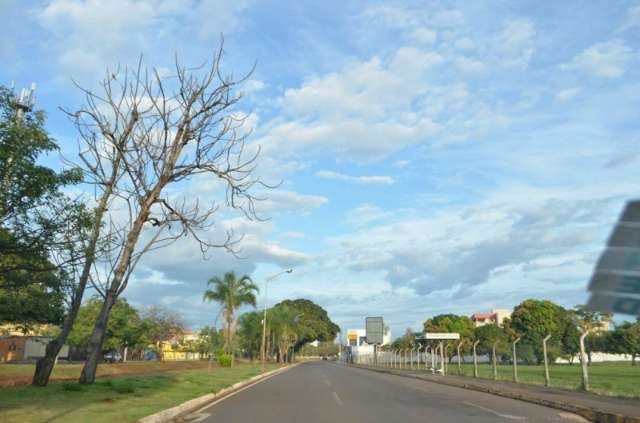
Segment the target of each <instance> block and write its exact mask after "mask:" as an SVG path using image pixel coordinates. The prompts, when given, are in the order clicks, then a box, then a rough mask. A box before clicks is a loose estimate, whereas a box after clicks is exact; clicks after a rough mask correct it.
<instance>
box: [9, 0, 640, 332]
mask: <svg viewBox="0 0 640 423" xmlns="http://www.w3.org/2000/svg"><path fill="white" fill-rule="evenodd" d="M344 3H345V2H332V1H328V2H321V3H319V2H303V1H300V2H289V4H287V2H281V1H277V2H276V1H273V2H269V1H264V2H258V1H249V0H247V1H235V2H223V1H216V0H203V1H196V0H173V1H169V0H166V1H162V0H140V1H134V0H111V1H109V2H102V1H97V0H79V1H71V0H50V1H30V2H29V1H18V0H1V1H0V15H2V16H3V26H2V28H0V60H1V62H2V66H1V67H0V82H2V83H3V84H9V83H10V82H11V81H12V80H15V81H16V83H17V85H18V86H19V87H21V86H27V85H28V84H30V83H31V82H32V81H35V82H37V83H38V90H37V98H38V100H37V105H38V107H39V108H42V109H45V110H47V111H48V113H49V115H48V116H49V118H48V129H49V130H50V131H51V133H52V134H53V136H54V137H55V138H56V139H57V140H58V141H59V142H60V144H61V146H62V151H63V153H64V155H65V156H66V157H71V158H72V157H73V156H74V155H75V154H76V153H77V150H76V148H77V147H76V134H75V132H74V129H73V127H72V126H71V124H70V123H69V122H68V121H67V120H66V119H65V118H64V117H63V115H62V113H61V112H60V111H58V107H59V106H62V107H65V108H70V109H73V108H76V107H78V106H80V105H81V101H82V99H81V97H80V96H79V93H78V91H77V90H76V89H75V88H74V86H73V84H72V83H71V78H73V79H75V80H77V81H78V82H80V83H81V84H83V85H85V86H87V87H95V86H96V84H97V82H98V81H99V80H100V79H101V77H102V76H103V75H104V72H105V68H106V67H107V66H111V67H113V66H114V65H115V64H118V63H120V64H122V65H126V64H131V63H135V62H136V60H137V59H138V57H139V55H140V54H143V57H144V59H145V61H146V63H148V64H150V65H152V66H156V67H158V68H160V69H170V68H171V66H172V63H173V59H174V54H178V56H179V57H180V59H181V60H182V61H183V62H185V63H187V64H193V65H195V64H200V63H202V62H203V61H205V60H207V59H208V58H210V57H211V54H212V52H213V51H214V50H215V48H216V46H217V45H218V42H219V40H220V34H221V33H224V37H225V50H226V57H225V61H224V66H225V69H227V70H228V71H233V72H234V74H236V75H242V74H243V73H245V72H247V71H249V70H250V69H251V68H252V66H253V65H254V64H256V68H255V71H254V73H253V74H252V75H251V78H250V80H249V81H248V82H247V83H246V84H245V86H244V87H243V91H244V93H245V98H244V100H243V102H242V105H241V111H242V112H244V113H246V114H247V115H248V116H249V118H248V122H250V124H251V127H252V128H253V134H252V136H251V141H250V142H251V144H252V145H254V146H255V145H260V146H261V147H262V151H263V153H262V156H261V162H260V163H261V164H260V167H259V168H258V170H257V171H258V172H259V174H260V176H261V177H263V178H264V179H265V180H267V181H282V184H281V185H280V186H279V187H278V188H277V189H276V190H274V191H272V192H270V193H269V199H268V200H267V201H265V202H264V203H263V204H261V205H260V206H259V207H260V211H261V212H262V213H263V215H267V216H270V217H271V219H270V220H268V221H265V222H244V221H242V220H240V219H238V217H237V216H233V215H230V214H222V215H221V216H220V218H219V224H220V225H221V226H222V227H227V228H228V227H233V228H235V229H237V230H239V231H242V232H244V233H245V234H246V236H245V238H244V240H243V244H242V248H243V255H244V256H245V257H246V258H245V259H243V260H238V259H235V258H233V257H232V256H229V255H228V254H224V253H222V252H219V253H215V254H214V255H213V256H212V257H211V258H210V259H209V260H206V261H205V260H202V258H201V256H200V255H199V253H198V248H197V246H196V245H194V243H192V242H191V243H190V242H188V241H181V242H180V243H178V244H174V245H172V246H170V247H168V248H167V249H165V250H162V251H160V252H156V253H153V254H150V255H149V256H148V257H146V258H145V260H144V261H143V262H141V265H140V267H139V269H138V271H137V273H136V276H135V278H134V280H133V281H132V282H131V284H130V286H129V287H128V289H127V291H126V293H125V296H126V297H127V298H128V299H129V300H130V301H132V302H134V303H136V304H140V305H146V304H151V303H161V304H164V305H166V306H168V307H171V308H174V309H176V310H180V311H182V312H183V313H184V314H185V316H186V318H187V319H188V321H189V323H190V324H191V325H192V326H193V327H199V326H202V325H205V324H211V323H212V322H213V319H214V318H215V315H216V314H217V309H216V307H215V306H213V305H211V304H203V303H202V299H201V298H202V297H201V296H202V291H203V290H204V288H205V281H206V279H207V278H208V277H210V276H212V275H216V274H221V273H223V272H224V271H226V270H231V269H233V270H236V271H237V272H239V273H246V274H250V275H251V276H252V277H254V278H255V280H256V281H257V282H258V283H260V284H262V281H263V280H264V278H265V276H267V275H269V274H271V273H273V272H277V271H279V270H281V269H284V268H287V267H289V266H292V267H295V271H294V273H293V274H292V275H286V276H283V277H281V278H280V279H278V280H277V281H275V282H273V284H272V285H271V286H270V288H269V294H270V295H269V302H270V303H273V302H276V301H278V300H281V299H283V298H286V297H306V298H310V299H312V300H313V301H316V302H317V303H319V304H320V305H322V306H323V307H325V308H326V309H327V310H328V311H329V313H330V315H331V317H332V318H333V319H334V320H335V321H336V322H337V323H338V324H340V326H341V327H342V328H343V329H347V327H363V325H364V318H365V316H367V315H383V316H384V317H385V320H386V322H387V323H388V324H389V325H390V326H391V328H392V330H393V331H394V333H395V334H398V335H399V334H400V333H401V332H403V330H404V328H406V327H409V326H411V327H413V328H415V329H418V328H420V327H421V324H422V322H423V321H424V320H425V319H426V318H427V317H429V316H432V315H434V314H439V313H443V312H454V313H465V314H470V313H472V312H474V311H486V310H488V309H490V308H491V307H499V308H503V307H512V306H514V305H516V304H518V303H519V302H520V301H522V300H524V299H526V298H548V299H551V300H554V301H556V302H558V303H560V304H562V305H565V306H573V305H575V304H579V303H584V302H585V301H586V298H587V294H586V289H585V288H586V284H587V281H588V279H589V276H590V274H591V272H592V270H593V266H594V262H595V260H596V259H597V257H598V254H599V253H600V252H601V250H602V248H603V245H604V242H605V241H606V238H607V236H608V234H609V231H610V228H611V225H612V224H613V222H614V221H615V220H616V218H617V216H618V214H619V212H620V210H621V209H622V207H623V205H624V203H625V201H627V200H628V199H631V198H637V196H638V186H639V182H640V179H639V177H640V171H639V168H638V163H639V161H638V158H639V156H638V147H639V146H638V141H639V129H640V120H639V119H638V110H640V107H639V106H640V83H639V82H638V81H640V79H639V78H638V76H639V71H638V69H639V68H640V67H639V66H638V65H639V62H640V60H639V59H640V56H639V52H640V50H639V49H640V3H638V2H626V1H607V2H604V1H602V2H577V1H575V2H572V1H565V2H551V1H549V2H540V1H530V2H527V1H521V2H507V1H492V2H465V1H460V2H447V1H441V2H409V1H407V2H390V1H384V2H377V3H376V2H358V1H354V2H348V4H346V5H345V4H344ZM49 160H50V162H51V163H54V162H55V161H56V160H57V158H55V157H52V158H49ZM213 185H214V184H208V182H207V181H203V180H198V181H193V182H192V183H191V184H189V185H186V186H183V187H181V190H182V191H183V192H184V194H185V195H189V196H194V195H198V196H200V197H201V198H203V199H204V200H206V199H207V198H210V197H208V196H209V195H211V194H212V193H211V192H212V191H213V190H214V188H213Z"/></svg>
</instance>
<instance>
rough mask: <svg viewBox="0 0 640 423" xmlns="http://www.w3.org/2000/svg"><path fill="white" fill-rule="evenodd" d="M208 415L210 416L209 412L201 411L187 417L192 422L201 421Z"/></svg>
mask: <svg viewBox="0 0 640 423" xmlns="http://www.w3.org/2000/svg"><path fill="white" fill-rule="evenodd" d="M210 416H211V414H209V413H204V412H202V413H194V414H189V416H188V417H187V418H188V421H189V423H194V422H201V421H203V420H204V419H206V418H207V417H210Z"/></svg>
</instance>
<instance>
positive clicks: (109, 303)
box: [79, 290, 116, 384]
mask: <svg viewBox="0 0 640 423" xmlns="http://www.w3.org/2000/svg"><path fill="white" fill-rule="evenodd" d="M115 302H116V295H115V292H113V291H111V290H110V291H107V296H106V298H105V299H104V302H103V303H102V309H101V310H100V314H99V315H98V319H97V320H96V324H95V326H94V328H93V333H92V334H91V338H90V339H89V354H88V355H87V360H86V361H85V363H84V367H83V368H82V373H81V374H80V380H79V382H80V383H81V384H92V383H94V382H95V381H96V370H97V369H98V360H99V359H100V356H101V354H102V344H103V343H104V338H105V335H106V333H107V324H108V323H109V313H110V311H111V307H113V305H114V304H115Z"/></svg>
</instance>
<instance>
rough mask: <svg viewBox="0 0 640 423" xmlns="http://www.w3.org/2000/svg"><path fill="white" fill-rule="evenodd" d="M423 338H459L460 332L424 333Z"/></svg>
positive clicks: (442, 339) (443, 339)
mask: <svg viewBox="0 0 640 423" xmlns="http://www.w3.org/2000/svg"><path fill="white" fill-rule="evenodd" d="M424 338H425V339H437V340H441V341H446V340H449V339H460V334H459V333H426V334H425V335H424Z"/></svg>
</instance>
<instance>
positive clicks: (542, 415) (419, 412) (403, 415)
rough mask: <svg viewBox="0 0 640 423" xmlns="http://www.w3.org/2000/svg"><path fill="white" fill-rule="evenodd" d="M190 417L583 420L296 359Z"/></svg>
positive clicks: (268, 421) (260, 422)
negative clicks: (298, 362) (293, 364)
mask: <svg viewBox="0 0 640 423" xmlns="http://www.w3.org/2000/svg"><path fill="white" fill-rule="evenodd" d="M188 421H190V422H196V421H198V422H211V423H213V422H225V423H235V422H238V423H251V422H256V423H290V422H291V423H298V422H305V423H313V422H367V423H376V422H402V423H410V422H422V423H424V422H438V423H444V422H455V423H458V422H474V423H476V422H477V423H484V422H487V423H495V422H510V421H520V422H567V423H569V422H585V421H586V420H584V419H582V418H581V417H579V416H577V415H574V414H570V413H565V412H562V411H559V410H554V409H550V408H546V407H542V406H539V405H535V404H529V403H526V402H521V401H516V400H511V399H508V398H501V397H497V396H494V395H489V394H484V393H481V392H474V391H469V390H466V389H460V388H454V387H449V386H444V385H439V384H435V383H429V382H424V381H419V380H415V379H410V378H404V377H400V376H394V375H388V374H380V373H376V372H370V371H367V370H362V369H355V368H351V367H346V366H344V365H341V364H334V363H329V362H326V361H324V362H322V361H316V362H308V363H303V364H301V365H299V366H297V367H295V368H293V369H291V370H288V371H286V372H284V373H281V374H279V375H276V376H273V377H271V378H269V379H267V380H265V381H263V382H260V383H258V384H256V385H253V386H251V387H249V388H246V389H244V390H242V391H240V392H237V393H236V394H234V395H232V396H230V397H227V398H226V399H223V400H221V401H219V402H217V403H214V404H213V405H210V406H208V407H207V408H204V409H202V410H200V411H199V412H197V413H194V414H192V415H191V416H189V417H188Z"/></svg>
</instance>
